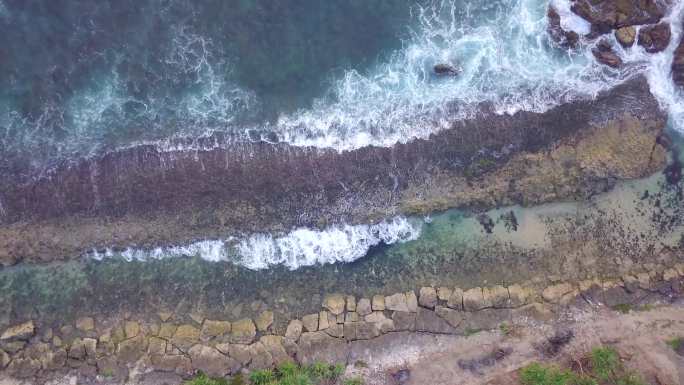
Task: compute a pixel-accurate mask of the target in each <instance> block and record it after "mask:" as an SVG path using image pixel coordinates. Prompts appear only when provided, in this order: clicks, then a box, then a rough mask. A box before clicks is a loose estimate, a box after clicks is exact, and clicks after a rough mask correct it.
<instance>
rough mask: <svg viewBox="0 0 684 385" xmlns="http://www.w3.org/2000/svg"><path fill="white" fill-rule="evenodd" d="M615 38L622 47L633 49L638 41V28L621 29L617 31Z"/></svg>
mask: <svg viewBox="0 0 684 385" xmlns="http://www.w3.org/2000/svg"><path fill="white" fill-rule="evenodd" d="M615 38H616V39H617V41H618V43H620V45H621V46H623V47H625V48H628V47H631V46H632V45H634V40H636V28H635V27H633V26H629V27H622V28H619V29H617V30H615Z"/></svg>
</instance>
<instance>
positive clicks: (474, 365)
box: [458, 348, 513, 375]
mask: <svg viewBox="0 0 684 385" xmlns="http://www.w3.org/2000/svg"><path fill="white" fill-rule="evenodd" d="M511 353H513V349H512V348H499V349H494V350H493V351H492V352H490V353H487V354H485V355H484V356H481V357H476V358H473V359H469V360H463V359H462V360H458V367H459V368H461V369H463V370H468V371H471V372H474V373H477V374H479V375H482V374H484V373H483V372H482V369H483V368H485V367H488V366H494V365H495V364H496V363H497V362H499V361H501V360H503V359H504V358H506V357H508V356H509V355H510V354H511Z"/></svg>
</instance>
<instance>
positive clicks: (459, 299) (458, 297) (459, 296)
mask: <svg viewBox="0 0 684 385" xmlns="http://www.w3.org/2000/svg"><path fill="white" fill-rule="evenodd" d="M447 306H448V307H450V308H452V309H456V310H463V290H461V289H460V288H458V287H457V288H454V290H452V291H451V296H450V297H449V299H448V300H447Z"/></svg>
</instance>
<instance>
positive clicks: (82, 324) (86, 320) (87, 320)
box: [76, 317, 95, 332]
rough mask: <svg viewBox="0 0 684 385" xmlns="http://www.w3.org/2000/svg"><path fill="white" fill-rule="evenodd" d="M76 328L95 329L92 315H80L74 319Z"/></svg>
mask: <svg viewBox="0 0 684 385" xmlns="http://www.w3.org/2000/svg"><path fill="white" fill-rule="evenodd" d="M76 329H78V330H80V331H82V332H89V331H92V330H95V320H94V319H93V317H81V318H79V319H77V320H76Z"/></svg>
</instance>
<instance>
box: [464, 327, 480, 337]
mask: <svg viewBox="0 0 684 385" xmlns="http://www.w3.org/2000/svg"><path fill="white" fill-rule="evenodd" d="M481 331H482V329H473V328H466V329H465V330H464V331H463V335H464V336H466V337H470V336H474V335H475V334H477V333H479V332H481Z"/></svg>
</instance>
